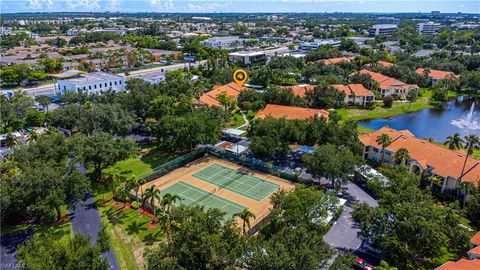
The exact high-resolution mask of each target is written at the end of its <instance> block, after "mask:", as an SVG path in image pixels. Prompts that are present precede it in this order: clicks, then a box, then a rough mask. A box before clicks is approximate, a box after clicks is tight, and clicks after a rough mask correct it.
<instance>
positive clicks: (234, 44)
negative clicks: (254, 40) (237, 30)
mask: <svg viewBox="0 0 480 270" xmlns="http://www.w3.org/2000/svg"><path fill="white" fill-rule="evenodd" d="M243 43H244V39H241V38H240V37H235V36H230V37H213V38H209V39H206V40H204V41H202V45H203V46H206V47H209V48H213V49H222V50H234V49H241V48H243Z"/></svg>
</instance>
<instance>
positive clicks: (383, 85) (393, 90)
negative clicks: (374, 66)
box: [360, 69, 419, 97]
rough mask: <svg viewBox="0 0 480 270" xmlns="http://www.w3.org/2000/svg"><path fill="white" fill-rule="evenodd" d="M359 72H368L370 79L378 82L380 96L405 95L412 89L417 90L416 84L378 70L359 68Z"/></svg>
mask: <svg viewBox="0 0 480 270" xmlns="http://www.w3.org/2000/svg"><path fill="white" fill-rule="evenodd" d="M360 74H368V75H370V77H372V80H374V81H376V82H377V83H378V84H379V87H380V92H381V93H382V97H384V96H388V95H394V96H399V97H406V96H407V95H408V94H409V93H410V92H412V91H418V88H419V87H418V85H416V84H407V83H404V82H402V81H399V80H397V79H395V78H391V77H388V76H385V75H383V74H381V73H378V72H373V71H370V70H368V69H362V70H360Z"/></svg>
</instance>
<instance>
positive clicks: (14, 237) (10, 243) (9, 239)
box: [0, 229, 34, 269]
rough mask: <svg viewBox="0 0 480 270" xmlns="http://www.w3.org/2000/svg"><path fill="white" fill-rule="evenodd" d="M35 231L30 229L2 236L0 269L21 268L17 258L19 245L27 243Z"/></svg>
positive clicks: (0, 239) (0, 242) (0, 241)
mask: <svg viewBox="0 0 480 270" xmlns="http://www.w3.org/2000/svg"><path fill="white" fill-rule="evenodd" d="M33 233H34V230H33V229H28V230H24V231H19V232H14V233H9V234H6V235H2V236H1V237H0V269H19V266H18V265H17V259H16V253H17V247H18V246H19V245H20V244H23V243H25V242H26V241H27V240H28V239H29V238H30V237H31V236H32V235H33Z"/></svg>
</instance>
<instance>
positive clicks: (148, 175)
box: [138, 145, 303, 183]
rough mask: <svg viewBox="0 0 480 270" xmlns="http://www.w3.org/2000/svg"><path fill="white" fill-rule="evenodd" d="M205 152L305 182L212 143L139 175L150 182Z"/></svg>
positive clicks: (262, 162) (272, 166)
mask: <svg viewBox="0 0 480 270" xmlns="http://www.w3.org/2000/svg"><path fill="white" fill-rule="evenodd" d="M205 154H209V155H211V156H214V157H217V158H220V159H224V160H227V161H230V162H233V163H235V164H238V165H240V166H244V167H247V168H249V169H252V170H256V171H261V172H264V173H268V174H272V175H275V176H277V177H280V178H282V179H285V180H288V181H292V182H303V180H302V179H300V177H299V175H298V174H293V173H291V172H288V171H285V170H284V169H282V168H281V167H278V166H275V165H272V164H269V163H266V162H264V161H262V160H260V159H256V158H249V157H245V156H242V155H238V154H235V153H232V152H229V151H226V150H223V149H220V148H218V147H215V146H210V145H204V146H202V147H199V148H197V149H195V150H194V151H192V152H190V153H188V154H185V155H182V156H179V157H177V158H175V159H172V160H170V161H168V162H166V163H164V164H162V165H160V166H158V167H155V168H153V169H150V170H148V171H146V172H144V173H142V174H140V175H139V176H138V177H139V178H140V179H142V180H143V182H144V183H147V182H150V181H152V180H154V179H157V178H159V177H161V176H164V175H166V174H168V173H169V172H171V171H173V170H175V169H178V168H180V167H183V166H185V165H186V164H187V163H190V162H192V161H194V160H195V159H197V158H200V157H202V156H204V155H205Z"/></svg>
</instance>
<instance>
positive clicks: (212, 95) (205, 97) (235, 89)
mask: <svg viewBox="0 0 480 270" xmlns="http://www.w3.org/2000/svg"><path fill="white" fill-rule="evenodd" d="M245 89H246V88H245V87H241V86H238V85H237V84H236V83H234V82H231V83H229V84H225V85H221V86H215V87H213V89H212V90H211V91H208V92H206V93H203V94H202V95H201V96H200V97H199V98H198V99H196V100H194V104H195V106H196V107H204V106H216V107H221V106H223V105H222V103H221V102H220V100H219V99H218V96H219V95H227V96H228V97H230V98H231V99H233V100H235V101H236V100H237V99H238V97H239V96H240V93H241V92H242V91H243V90H245Z"/></svg>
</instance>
